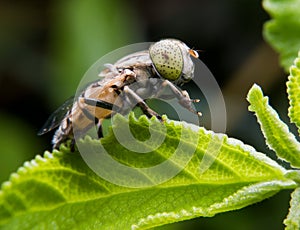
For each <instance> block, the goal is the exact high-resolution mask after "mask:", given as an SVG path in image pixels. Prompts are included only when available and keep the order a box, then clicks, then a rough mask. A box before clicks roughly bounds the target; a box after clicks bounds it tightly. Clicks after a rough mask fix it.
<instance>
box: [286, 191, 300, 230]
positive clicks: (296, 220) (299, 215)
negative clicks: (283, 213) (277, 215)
mask: <svg viewBox="0 0 300 230" xmlns="http://www.w3.org/2000/svg"><path fill="white" fill-rule="evenodd" d="M290 205H291V207H290V210H289V214H288V216H287V218H286V219H285V220H284V224H285V225H286V230H294V229H300V188H299V187H298V188H296V189H295V191H294V192H293V193H292V199H291V201H290Z"/></svg>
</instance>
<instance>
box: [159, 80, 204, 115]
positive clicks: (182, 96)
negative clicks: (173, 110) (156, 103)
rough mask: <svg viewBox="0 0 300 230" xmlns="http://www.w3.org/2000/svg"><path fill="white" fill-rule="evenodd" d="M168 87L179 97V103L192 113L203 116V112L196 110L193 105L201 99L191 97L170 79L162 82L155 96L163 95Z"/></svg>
mask: <svg viewBox="0 0 300 230" xmlns="http://www.w3.org/2000/svg"><path fill="white" fill-rule="evenodd" d="M167 87H168V88H169V89H170V90H171V91H172V93H173V95H174V96H175V97H176V98H177V100H178V103H179V104H180V105H181V106H182V107H184V108H186V109H187V110H189V111H191V112H192V113H195V114H197V115H198V116H202V113H201V112H199V111H196V110H195V109H194V108H193V107H192V102H199V101H200V100H199V99H190V96H189V94H188V92H187V91H185V90H179V89H178V88H177V87H176V86H175V85H174V84H172V83H171V82H170V81H168V80H164V81H163V83H162V84H161V88H160V89H159V90H158V92H157V93H156V95H155V96H156V97H158V98H159V96H160V95H162V93H163V91H164V90H165V89H166V88H167Z"/></svg>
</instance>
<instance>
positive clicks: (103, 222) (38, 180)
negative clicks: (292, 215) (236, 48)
mask: <svg viewBox="0 0 300 230" xmlns="http://www.w3.org/2000/svg"><path fill="white" fill-rule="evenodd" d="M114 118H115V119H114V126H113V127H114V132H110V134H108V135H107V136H106V137H104V138H103V139H101V142H100V141H99V140H94V139H91V138H89V137H86V138H84V140H83V141H82V142H81V144H82V146H86V147H87V148H89V149H90V150H91V153H92V154H93V150H97V151H98V150H99V146H102V147H103V148H104V149H105V150H106V151H107V153H109V156H111V159H114V160H115V161H117V162H118V163H120V164H122V165H126V166H128V167H129V166H130V168H133V169H135V170H136V171H134V172H135V173H136V174H135V175H134V177H130V178H131V179H130V180H128V181H127V182H128V183H127V184H126V185H127V186H120V185H116V184H115V183H111V182H109V181H107V180H104V179H102V178H101V177H99V176H98V175H97V174H96V173H95V172H94V171H93V170H91V169H90V168H89V167H88V166H87V164H86V163H85V161H84V160H83V158H82V156H81V155H80V154H79V152H74V153H71V152H70V151H69V149H68V148H67V147H64V146H63V147H61V149H60V151H54V152H53V153H49V152H46V153H45V154H44V156H43V157H40V156H37V157H36V158H35V159H34V160H32V161H31V162H27V163H25V164H24V166H23V167H21V168H20V169H19V170H18V172H17V173H15V174H13V175H12V176H11V178H10V180H9V181H8V182H6V183H4V184H3V185H2V190H1V192H0V225H2V229H55V228H61V229H138V228H143V229H144V228H151V227H154V226H159V225H163V224H167V223H172V222H176V221H181V220H186V219H191V218H194V217H199V216H213V215H215V214H217V213H220V212H225V211H230V210H235V209H239V208H242V207H245V206H247V205H250V204H253V203H255V202H258V201H261V200H263V199H265V198H267V197H270V196H272V195H273V194H275V193H277V192H278V191H280V190H282V189H289V188H294V187H296V184H295V183H294V182H293V181H292V180H289V179H287V178H286V177H285V176H284V175H285V173H286V170H285V169H284V168H282V167H281V166H279V165H278V164H277V163H276V162H274V161H272V160H271V159H269V158H267V157H266V156H265V155H264V154H262V153H259V152H256V151H255V149H253V148H252V147H250V146H247V145H245V144H243V143H242V142H240V141H238V140H236V139H233V138H228V137H227V136H225V135H223V134H215V133H213V132H210V131H207V130H205V129H204V128H200V127H198V126H194V125H190V124H186V123H184V122H172V121H169V120H166V121H165V122H163V123H161V122H159V121H157V120H156V119H151V120H148V119H147V118H146V117H144V116H142V117H140V118H139V119H138V120H136V119H135V118H134V117H133V116H130V117H129V120H128V119H126V118H124V117H122V116H120V115H116V116H114ZM125 126H129V127H130V130H131V132H132V135H133V136H134V137H135V138H136V140H138V143H136V144H135V146H138V145H142V146H144V147H145V148H149V149H150V147H151V146H150V145H149V143H150V142H147V141H149V140H151V137H152V135H154V137H156V136H161V135H162V134H163V135H164V136H165V137H164V139H163V142H162V144H161V145H159V146H158V147H157V148H155V149H153V150H151V149H150V152H148V153H137V152H134V151H129V150H128V149H125V147H124V146H123V145H124V143H122V144H121V142H118V140H117V139H116V135H115V134H114V133H118V131H120V130H122V129H124V127H125ZM160 126H163V127H164V128H163V129H162V128H159V127H160ZM162 130H164V131H165V133H163V132H162ZM136 140H135V141H136ZM153 140H155V139H153ZM127 144H128V143H127ZM129 144H130V143H129ZM176 148H177V150H178V149H179V150H178V152H177V153H178V155H176V156H177V158H172V156H173V155H174V152H175V149H176ZM190 150H193V151H192V154H191V155H190V156H189V158H188V161H186V153H188V152H189V151H190ZM98 153H99V152H98ZM99 154H101V153H99ZM95 161H96V162H97V159H95ZM164 162H169V164H167V167H166V168H165V169H166V170H167V171H168V172H169V171H172V170H174V172H178V173H177V174H176V175H174V176H173V177H172V178H171V179H169V180H165V181H164V175H160V174H155V173H154V174H153V171H151V170H150V171H149V168H151V167H155V166H156V165H161V164H163V163H164ZM161 172H162V173H163V171H161ZM109 173H110V174H113V175H116V177H112V178H117V177H120V178H122V177H124V178H126V176H127V175H126V174H123V175H119V174H118V173H117V169H115V168H109ZM129 175H131V174H129ZM159 179H162V180H159ZM120 181H121V182H123V183H124V181H122V180H120ZM120 181H119V182H120ZM146 182H147V183H148V182H151V183H152V184H153V186H145V184H143V183H146ZM158 182H161V183H159V184H155V183H158ZM139 183H140V185H141V186H140V187H138V186H137V185H139ZM133 185H135V186H136V187H134V186H133Z"/></svg>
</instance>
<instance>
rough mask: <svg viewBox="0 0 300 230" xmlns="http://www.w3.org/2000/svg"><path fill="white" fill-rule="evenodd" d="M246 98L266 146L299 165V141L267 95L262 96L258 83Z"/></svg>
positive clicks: (291, 162)
mask: <svg viewBox="0 0 300 230" xmlns="http://www.w3.org/2000/svg"><path fill="white" fill-rule="evenodd" d="M247 100H248V101H249V102H250V106H249V110H250V111H252V112H255V115H256V117H257V120H258V122H259V123H260V126H261V130H262V132H263V134H264V136H265V138H266V143H267V144H268V146H269V147H270V148H271V149H272V150H274V151H275V152H276V154H277V156H278V157H280V158H282V159H284V160H286V161H287V162H289V163H290V164H291V165H292V166H294V167H300V143H299V142H297V140H296V138H295V136H294V135H293V134H292V133H291V132H289V129H288V127H287V125H286V124H285V123H283V122H282V121H281V120H280V118H279V116H278V114H277V113H276V111H275V110H274V109H273V108H272V107H271V106H270V105H269V99H268V97H264V95H263V92H262V90H261V88H260V87H259V86H258V85H254V86H252V88H251V89H250V91H249V93H248V96H247Z"/></svg>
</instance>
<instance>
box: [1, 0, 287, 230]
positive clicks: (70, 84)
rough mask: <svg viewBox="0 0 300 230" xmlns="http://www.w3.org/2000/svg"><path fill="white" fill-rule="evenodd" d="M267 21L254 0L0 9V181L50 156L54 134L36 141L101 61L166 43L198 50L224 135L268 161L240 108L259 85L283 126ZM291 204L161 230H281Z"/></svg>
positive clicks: (278, 73)
mask: <svg viewBox="0 0 300 230" xmlns="http://www.w3.org/2000/svg"><path fill="white" fill-rule="evenodd" d="M268 18H269V17H268V15H267V14H266V13H265V12H264V10H263V9H262V6H261V1H258V0H227V1H222V0H210V1H208V0H207V1H201V0H200V1H199V0H185V1H179V0H152V1H138V0H134V1H128V0H127V1H121V0H119V1H103V0H101V1H97V0H90V1H79V0H77V1H76V0H74V1H49V0H48V1H33V0H29V1H8V0H6V1H1V2H0V29H1V36H0V106H1V110H0V127H1V129H0V135H1V136H0V137H1V138H0V146H1V147H2V148H1V161H0V182H1V181H5V180H7V179H8V176H9V174H10V173H11V172H13V171H15V170H16V169H17V168H18V167H19V166H21V165H22V163H23V162H24V161H25V160H30V159H32V158H33V157H34V156H35V155H37V154H42V152H43V151H44V150H50V149H51V145H50V141H51V137H52V135H53V133H50V134H47V135H45V136H42V137H39V136H37V135H36V133H37V132H38V130H39V128H40V127H41V126H42V125H43V123H44V122H45V121H46V119H47V117H48V116H49V115H50V114H51V113H52V112H53V111H54V110H55V109H56V108H57V107H58V106H59V105H61V104H62V103H63V101H64V100H65V99H67V98H68V97H69V96H71V95H73V94H74V93H75V91H76V88H77V85H78V83H79V81H80V79H81V78H82V76H83V74H84V73H85V71H86V70H87V69H88V67H89V66H91V65H92V64H93V63H94V62H95V61H96V60H97V59H98V58H100V57H101V56H103V55H104V54H106V53H107V52H109V51H112V50H114V49H116V48H118V47H121V46H124V45H127V44H132V43H136V42H146V41H157V40H160V39H161V38H170V37H174V38H178V39H180V40H182V41H185V42H186V43H187V44H188V45H189V46H191V47H194V48H195V49H200V50H203V52H201V53H200V59H201V60H202V61H203V62H204V63H205V64H206V65H207V67H208V68H209V69H210V70H211V72H212V73H213V74H214V76H215V78H216V79H217V81H218V83H219V85H220V87H221V89H222V92H223V94H224V98H225V101H226V105H227V107H226V109H227V116H228V123H227V127H228V128H227V134H228V135H229V136H231V137H235V138H238V139H240V140H242V141H243V142H245V143H247V144H250V145H252V146H254V147H255V148H256V149H258V150H259V151H262V152H267V153H268V154H270V156H271V157H272V158H274V156H275V155H274V154H273V153H272V152H271V151H269V150H267V148H266V146H265V144H264V140H263V136H262V134H261V132H260V130H259V126H258V124H257V123H256V119H255V117H254V116H253V114H251V113H250V112H248V110H247V106H248V104H247V102H246V95H247V92H248V90H249V89H250V87H251V86H252V85H253V83H257V84H259V85H261V86H262V88H263V90H264V93H265V94H267V95H268V96H270V100H271V101H270V102H271V105H272V106H273V107H274V108H275V109H277V110H278V111H279V114H280V116H281V117H282V118H283V120H285V121H288V118H287V116H286V114H287V107H288V105H287V99H286V93H285V90H286V88H285V81H286V79H287V78H286V74H285V73H283V71H282V69H281V68H280V67H279V66H278V57H277V54H276V53H275V52H274V51H273V50H272V49H271V48H270V47H269V46H268V45H267V44H266V43H265V42H264V40H263V37H262V28H263V24H264V22H265V21H266V20H268ZM189 87H190V86H189V85H187V86H186V88H187V89H188V88H189ZM288 200H289V192H281V193H280V194H279V195H276V196H274V197H273V198H271V199H269V200H266V201H264V202H262V203H259V204H256V205H253V206H251V207H248V208H245V209H242V210H240V211H235V212H229V213H224V214H219V215H217V216H216V217H215V218H198V219H195V220H191V221H187V222H182V223H179V224H174V225H170V226H168V227H162V228H161V229H187V228H188V229H198V228H199V229H224V228H226V229H244V230H245V229H249V230H250V229H283V225H282V220H283V219H284V217H285V216H286V214H287V211H288Z"/></svg>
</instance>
